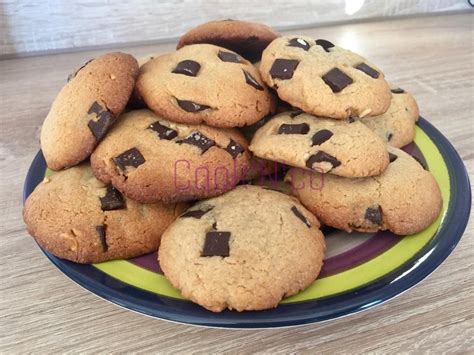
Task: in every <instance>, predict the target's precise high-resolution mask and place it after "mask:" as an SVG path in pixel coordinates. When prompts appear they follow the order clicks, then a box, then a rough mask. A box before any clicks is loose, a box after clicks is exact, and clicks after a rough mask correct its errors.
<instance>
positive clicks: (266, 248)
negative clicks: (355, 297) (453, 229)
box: [24, 20, 442, 312]
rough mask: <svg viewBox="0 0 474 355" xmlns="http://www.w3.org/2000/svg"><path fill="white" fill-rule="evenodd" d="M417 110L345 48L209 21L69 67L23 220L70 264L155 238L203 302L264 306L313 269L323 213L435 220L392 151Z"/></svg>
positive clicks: (414, 223)
mask: <svg viewBox="0 0 474 355" xmlns="http://www.w3.org/2000/svg"><path fill="white" fill-rule="evenodd" d="M417 119H418V108H417V105H416V102H415V100H414V99H413V97H412V96H411V95H410V94H408V93H407V92H405V91H404V90H402V89H400V88H397V87H391V86H390V85H389V84H388V83H387V82H386V81H385V78H384V75H383V73H382V71H381V70H380V69H379V68H378V67H376V66H375V65H374V64H373V63H370V62H369V61H367V60H366V59H365V58H363V57H361V56H359V55H357V54H355V53H352V52H350V51H348V50H345V49H343V48H340V47H338V46H335V45H334V44H332V43H331V42H329V41H327V40H324V39H316V40H315V39H313V38H309V37H306V36H298V35H293V36H283V37H282V36H280V35H279V34H278V33H276V32H275V31H274V30H272V29H271V28H269V27H267V26H265V25H262V24H256V23H249V22H243V21H232V20H226V21H215V22H210V23H207V24H204V25H201V26H199V27H196V28H194V29H192V30H191V31H189V32H188V33H186V34H185V35H184V36H183V37H182V38H181V39H180V41H179V43H178V46H177V50H176V51H175V52H173V53H168V54H160V55H152V56H148V57H146V58H144V59H142V60H141V61H140V62H138V61H137V60H136V59H135V58H133V57H132V56H131V55H128V54H124V53H118V52H117V53H109V54H105V55H103V56H101V57H98V58H96V59H93V60H91V61H89V62H88V63H86V64H84V65H83V66H82V67H80V68H79V69H78V70H76V71H75V72H74V73H73V74H71V75H70V76H69V78H68V82H67V83H66V85H65V86H64V87H63V89H62V90H61V91H60V93H59V94H58V96H57V98H56V99H55V101H54V103H53V105H52V107H51V110H50V112H49V114H48V116H47V117H46V119H45V121H44V124H43V127H42V132H41V148H42V151H43V154H44V157H45V160H46V162H47V165H48V167H49V168H50V169H51V170H54V171H55V172H54V173H53V174H52V175H51V176H50V177H48V178H45V179H44V181H43V182H42V183H41V184H40V185H38V186H37V188H36V189H35V191H34V192H33V193H32V194H31V195H30V197H29V198H28V200H27V201H26V203H25V208H24V219H25V222H26V224H27V226H28V231H29V232H30V234H31V235H32V236H33V237H34V238H35V239H36V240H37V242H38V243H39V244H40V245H41V246H42V247H43V248H44V249H45V250H47V251H48V252H50V253H52V254H54V255H56V256H58V257H60V258H65V259H68V260H71V261H74V262H79V263H94V262H101V261H106V260H112V259H118V258H130V257H135V256H139V255H142V254H146V253H151V252H156V250H158V249H159V252H158V258H159V262H160V265H161V268H162V270H163V271H164V274H165V276H166V277H167V278H168V280H169V281H170V282H171V283H172V284H173V285H174V286H175V287H176V288H178V289H179V290H180V291H181V293H182V294H183V296H184V297H186V298H188V299H190V300H192V301H194V302H196V303H198V304H200V305H202V306H203V307H205V308H207V309H209V310H211V311H216V312H218V311H222V310H224V309H226V308H229V309H235V310H238V311H243V310H262V309H267V308H271V307H275V306H276V305H277V304H278V303H279V302H280V300H281V299H282V298H283V297H287V296H290V295H294V294H296V293H298V292H299V291H301V290H303V289H305V288H306V287H308V286H309V285H310V284H311V283H312V282H313V281H314V280H315V279H316V278H317V276H318V274H319V272H320V270H321V267H322V264H323V259H324V254H325V242H324V235H323V233H322V232H321V230H320V227H321V225H320V223H322V224H323V225H326V226H330V227H333V228H337V229H342V230H346V231H348V232H352V231H364V232H376V231H379V230H390V231H392V232H393V233H395V234H399V235H407V234H413V233H416V232H419V231H421V230H423V229H424V228H426V227H428V226H429V225H430V224H431V223H432V222H433V221H434V220H435V219H436V217H437V216H438V214H439V212H440V209H441V205H442V200H441V195H440V191H439V188H438V185H437V183H436V181H435V179H434V178H433V176H432V175H431V174H430V173H429V172H428V171H427V170H425V169H424V168H423V167H422V166H421V165H420V164H419V162H418V161H416V160H415V159H414V158H412V157H411V156H410V155H408V154H407V153H405V152H404V151H402V150H400V149H398V148H401V147H403V146H405V145H406V144H408V143H410V142H412V141H413V139H414V136H415V123H416V120H417ZM274 173H276V175H277V176H280V177H282V179H281V180H282V181H280V182H279V184H278V185H275V186H274V188H269V187H268V186H256V185H268V184H265V183H261V182H262V181H263V180H264V179H263V178H262V177H264V176H265V175H267V174H274ZM283 176H284V179H283ZM276 190H279V191H276Z"/></svg>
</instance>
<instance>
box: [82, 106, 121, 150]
mask: <svg viewBox="0 0 474 355" xmlns="http://www.w3.org/2000/svg"><path fill="white" fill-rule="evenodd" d="M97 117H98V119H97V121H94V120H90V121H89V123H88V124H87V126H88V127H89V129H90V130H91V132H92V134H93V135H94V137H95V138H96V139H97V141H98V142H100V141H101V140H102V139H103V138H104V137H105V135H106V134H107V132H108V131H109V129H110V128H111V127H112V126H113V124H114V123H115V116H114V115H113V114H112V113H110V112H109V111H102V112H101V113H99V114H98V115H97Z"/></svg>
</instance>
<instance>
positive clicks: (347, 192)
mask: <svg viewBox="0 0 474 355" xmlns="http://www.w3.org/2000/svg"><path fill="white" fill-rule="evenodd" d="M389 153H390V161H391V162H390V164H389V166H388V167H387V169H386V170H385V171H384V172H383V173H382V174H380V175H379V176H372V177H365V178H352V179H351V178H342V177H339V176H334V175H325V176H321V174H319V173H315V172H309V171H304V170H302V169H295V168H294V169H291V170H290V171H289V172H288V174H287V176H286V180H287V181H289V182H291V184H292V186H293V192H294V194H295V195H296V196H298V198H299V199H300V201H301V202H302V203H303V205H305V206H306V208H308V209H309V210H310V211H312V212H313V213H314V214H315V215H316V216H317V217H318V218H319V220H320V221H321V223H323V224H325V225H328V226H331V227H334V228H338V229H343V230H345V231H348V232H351V231H353V230H355V231H361V232H376V231H379V230H390V231H392V232H393V233H395V234H398V235H408V234H413V233H417V232H420V231H422V230H423V229H425V228H426V227H428V226H429V225H430V224H431V223H433V222H434V220H435V219H436V218H437V217H438V215H439V212H440V210H441V207H442V203H443V201H442V197H441V192H440V189H439V187H438V183H437V182H436V180H435V178H434V177H433V175H432V174H431V173H430V172H429V171H426V170H425V169H424V168H423V167H422V166H421V164H420V163H419V162H418V161H416V160H415V159H414V158H413V157H411V156H410V155H408V154H407V153H405V152H404V151H402V150H400V149H397V148H392V147H390V148H389Z"/></svg>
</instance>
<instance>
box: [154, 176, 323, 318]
mask: <svg viewBox="0 0 474 355" xmlns="http://www.w3.org/2000/svg"><path fill="white" fill-rule="evenodd" d="M324 252H325V242H324V237H323V234H322V233H321V231H320V230H319V222H318V220H317V219H316V218H315V217H314V216H313V215H312V214H311V213H310V212H308V210H306V209H305V208H304V207H303V206H302V205H301V204H300V203H299V202H298V200H296V199H295V198H294V197H290V196H287V195H284V194H282V193H280V192H276V191H271V190H266V189H264V188H261V187H257V186H250V185H244V186H239V187H237V188H236V189H235V190H232V191H230V192H228V193H226V194H224V195H222V196H219V197H216V198H212V199H209V200H205V201H201V202H199V203H197V204H195V205H194V206H193V207H191V208H190V209H189V210H188V211H186V212H185V213H184V214H183V215H181V217H179V218H178V219H177V220H176V221H175V222H174V223H173V224H172V225H171V226H170V227H169V228H168V229H167V231H166V232H165V233H164V234H163V238H162V242H161V246H160V250H159V260H160V265H161V268H162V269H163V271H164V274H165V276H166V277H167V278H168V280H169V281H170V282H171V283H172V284H173V286H175V287H176V288H178V289H179V290H180V291H181V293H182V295H183V296H184V297H186V298H188V299H190V300H192V301H193V302H196V303H198V304H200V305H201V306H203V307H205V308H207V309H208V310H211V311H213V312H220V311H222V310H224V309H226V308H229V309H234V310H237V311H245V310H262V309H267V308H272V307H276V306H277V304H278V302H279V301H280V300H281V299H282V298H283V297H287V296H291V295H294V294H296V293H298V292H299V291H301V290H303V289H305V288H306V287H308V286H309V285H310V284H311V283H312V282H313V281H314V280H315V279H316V277H317V276H318V274H319V271H320V269H321V266H322V263H323V258H324Z"/></svg>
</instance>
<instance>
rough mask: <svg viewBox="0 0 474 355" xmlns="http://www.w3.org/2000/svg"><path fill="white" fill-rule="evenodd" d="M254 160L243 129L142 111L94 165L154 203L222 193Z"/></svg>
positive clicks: (99, 151)
mask: <svg viewBox="0 0 474 355" xmlns="http://www.w3.org/2000/svg"><path fill="white" fill-rule="evenodd" d="M249 159H250V154H249V152H248V150H247V141H246V140H245V138H244V137H243V136H242V135H241V134H240V133H239V132H238V131H237V130H234V129H217V128H213V127H208V126H204V125H195V126H192V125H186V124H178V123H173V122H170V121H168V120H165V119H164V118H162V117H160V116H157V115H156V114H154V113H153V112H152V111H150V110H139V111H131V112H128V113H126V114H123V115H122V117H121V119H120V121H119V122H118V123H117V125H116V126H115V127H114V128H113V129H112V130H111V131H110V132H109V134H108V135H107V137H106V138H105V139H104V140H103V141H102V142H101V143H100V144H99V146H98V147H97V148H96V150H95V151H94V153H93V154H92V156H91V164H92V169H93V170H94V174H95V175H96V176H97V178H98V179H100V180H102V181H104V182H106V183H109V182H111V183H112V184H113V185H114V186H115V187H116V188H117V189H119V190H120V191H122V192H123V193H124V194H125V195H127V196H128V197H130V198H132V199H134V200H137V201H140V202H145V203H150V202H156V201H164V202H176V201H187V200H194V199H200V198H206V197H211V196H216V195H219V194H222V193H224V192H226V191H228V190H230V189H232V188H233V187H234V186H235V185H237V183H238V182H239V181H240V180H241V178H242V177H243V176H244V174H245V172H246V171H247V170H248V164H249Z"/></svg>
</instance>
